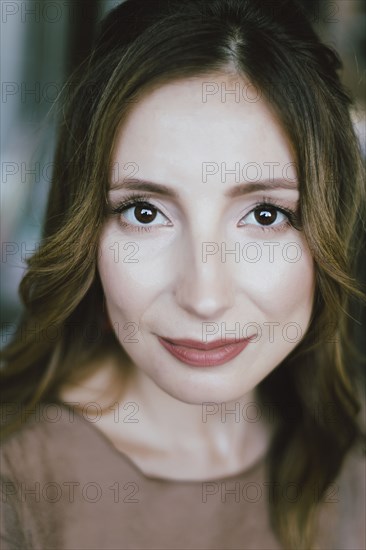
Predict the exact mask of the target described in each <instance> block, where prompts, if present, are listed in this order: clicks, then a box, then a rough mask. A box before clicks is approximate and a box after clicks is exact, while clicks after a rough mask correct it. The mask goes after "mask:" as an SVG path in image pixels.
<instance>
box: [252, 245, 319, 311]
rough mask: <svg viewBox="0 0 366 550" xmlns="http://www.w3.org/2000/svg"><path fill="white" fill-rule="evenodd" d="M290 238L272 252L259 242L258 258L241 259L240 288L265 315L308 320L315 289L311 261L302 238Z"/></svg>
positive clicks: (312, 263)
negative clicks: (254, 260)
mask: <svg viewBox="0 0 366 550" xmlns="http://www.w3.org/2000/svg"><path fill="white" fill-rule="evenodd" d="M291 242H292V243H294V244H291V246H290V245H289V244H288V242H283V243H282V242H279V246H278V247H276V248H275V249H274V254H273V255H270V249H269V248H267V247H264V246H262V247H261V250H262V255H261V257H260V260H259V261H257V262H256V263H250V262H244V263H243V264H242V266H241V288H242V291H243V292H244V293H245V294H246V295H247V296H248V298H249V299H250V301H251V302H252V303H254V304H255V306H256V308H257V309H258V310H260V312H261V313H262V314H264V315H265V316H266V317H268V318H271V319H272V320H278V321H286V320H292V319H290V317H291V315H292V316H294V319H293V320H295V318H296V317H298V318H299V320H301V321H305V322H307V320H308V317H309V316H310V314H311V309H312V303H313V296H314V289H315V270H314V262H313V258H312V256H311V254H310V251H309V249H308V246H307V243H306V242H305V241H303V240H302V239H298V240H296V241H295V239H293V240H292V241H291Z"/></svg>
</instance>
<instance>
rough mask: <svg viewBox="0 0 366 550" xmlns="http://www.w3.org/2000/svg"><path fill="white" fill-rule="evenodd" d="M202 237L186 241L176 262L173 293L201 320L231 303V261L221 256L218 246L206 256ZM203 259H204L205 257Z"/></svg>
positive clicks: (217, 316) (216, 314)
mask: <svg viewBox="0 0 366 550" xmlns="http://www.w3.org/2000/svg"><path fill="white" fill-rule="evenodd" d="M204 242H207V241H202V239H201V240H200V239H195V242H194V243H193V242H192V240H190V241H189V242H186V245H185V247H184V249H183V250H181V252H180V256H179V261H178V262H177V264H176V269H177V268H178V269H177V271H176V272H177V277H176V284H175V297H176V300H177V302H178V304H179V306H180V307H181V308H183V309H184V310H186V311H187V312H188V313H190V314H191V315H194V316H196V317H198V318H199V319H203V320H213V319H220V318H222V317H223V314H224V313H225V312H226V311H227V310H228V309H229V308H231V307H232V306H233V304H234V288H233V280H232V278H231V277H230V271H231V270H232V269H233V265H232V264H229V265H228V264H227V263H226V262H223V261H222V259H221V253H220V244H219V243H217V244H218V247H219V250H218V251H217V252H216V253H215V254H213V255H210V256H208V257H207V258H206V257H205V256H206V255H204V254H203V245H204ZM204 260H206V261H204Z"/></svg>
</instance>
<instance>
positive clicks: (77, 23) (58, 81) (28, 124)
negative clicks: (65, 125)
mask: <svg viewBox="0 0 366 550" xmlns="http://www.w3.org/2000/svg"><path fill="white" fill-rule="evenodd" d="M120 3H121V1H120V0H52V1H48V0H43V1H34V0H18V1H5V0H2V1H1V3H0V6H1V82H2V84H1V87H2V88H1V95H2V98H1V235H2V244H1V246H2V248H1V287H0V297H1V333H0V338H1V347H2V346H4V345H5V344H6V343H7V342H8V341H9V340H10V339H11V336H12V334H13V333H14V330H15V326H16V323H17V320H18V318H19V315H20V312H21V304H20V301H19V297H18V286H19V282H20V279H21V277H22V275H23V272H24V266H25V263H24V260H25V259H26V258H27V257H29V256H30V255H32V254H33V253H34V251H35V250H36V249H37V246H38V243H39V238H40V233H41V226H42V221H43V216H44V210H45V205H46V199H47V194H48V190H49V186H50V181H51V177H52V163H53V161H52V159H53V152H54V147H55V138H56V128H57V117H58V113H57V107H58V102H57V98H58V95H59V94H60V92H61V90H62V89H63V86H64V84H65V81H66V79H67V78H68V77H69V76H70V75H71V74H72V72H73V70H74V69H75V68H76V67H77V65H78V64H79V63H80V62H81V61H82V60H83V59H84V58H85V57H86V55H87V54H88V52H89V50H90V47H91V44H92V42H93V40H94V37H95V34H96V32H97V29H98V24H99V22H100V20H101V19H102V17H103V16H104V15H105V14H106V13H107V12H108V11H109V10H110V9H112V8H114V7H115V6H117V5H118V4H120ZM301 3H302V4H303V5H304V7H305V9H306V10H307V12H308V14H309V16H310V19H311V21H312V23H313V25H314V27H315V29H316V31H317V32H318V34H319V35H320V36H321V37H322V39H323V40H324V41H325V43H327V44H328V45H330V46H331V47H333V48H334V49H335V50H336V51H337V52H338V53H339V55H340V56H341V59H342V61H343V70H342V74H341V76H342V80H343V82H344V84H345V85H346V87H347V88H348V89H349V90H350V92H351V95H352V96H353V98H354V100H355V103H356V108H355V110H354V112H353V115H352V116H353V120H354V124H355V127H356V129H357V132H358V134H359V137H360V141H361V145H362V150H363V153H364V156H365V157H366V138H365V127H366V119H365V95H366V94H365V92H366V90H365V88H366V84H365V67H366V55H365V54H366V47H365V46H366V44H365V28H366V3H365V2H363V1H362V0H335V1H328V0H301ZM362 273H363V275H362ZM364 274H365V265H363V266H361V276H362V277H363V279H364ZM363 317H364V316H363ZM361 330H362V329H361V328H360V338H361Z"/></svg>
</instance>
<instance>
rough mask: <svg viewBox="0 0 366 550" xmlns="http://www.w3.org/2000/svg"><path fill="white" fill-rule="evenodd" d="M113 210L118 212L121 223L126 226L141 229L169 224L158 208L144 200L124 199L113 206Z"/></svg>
mask: <svg viewBox="0 0 366 550" xmlns="http://www.w3.org/2000/svg"><path fill="white" fill-rule="evenodd" d="M113 212H114V213H115V214H120V216H121V223H122V224H123V225H126V226H132V227H135V228H142V229H143V228H144V227H146V228H148V227H149V226H154V225H171V224H170V221H169V220H168V218H167V217H166V216H164V214H162V213H161V212H160V210H159V209H158V208H156V207H155V206H154V205H153V204H151V203H149V202H147V201H145V200H138V199H132V200H126V201H124V202H123V203H121V204H119V205H118V206H117V207H115V208H113Z"/></svg>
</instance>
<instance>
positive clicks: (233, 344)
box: [158, 336, 250, 367]
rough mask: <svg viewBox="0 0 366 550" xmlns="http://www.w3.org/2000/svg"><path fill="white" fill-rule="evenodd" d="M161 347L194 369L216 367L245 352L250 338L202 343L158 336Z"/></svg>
mask: <svg viewBox="0 0 366 550" xmlns="http://www.w3.org/2000/svg"><path fill="white" fill-rule="evenodd" d="M158 340H159V342H160V343H161V345H162V346H163V347H164V348H165V349H166V350H167V351H168V352H169V353H170V354H171V355H173V356H174V357H175V358H176V359H179V360H180V361H182V363H185V364H187V365H191V366H194V367H215V366H218V365H223V364H224V363H227V362H228V361H230V360H231V359H234V357H236V356H237V355H239V353H240V352H241V351H243V350H244V349H245V348H246V346H247V345H248V343H249V342H250V338H245V339H243V340H239V341H236V340H235V339H230V340H224V341H223V340H216V341H215V342H210V343H202V342H199V341H196V340H168V339H167V338H162V337H161V336H158Z"/></svg>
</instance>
